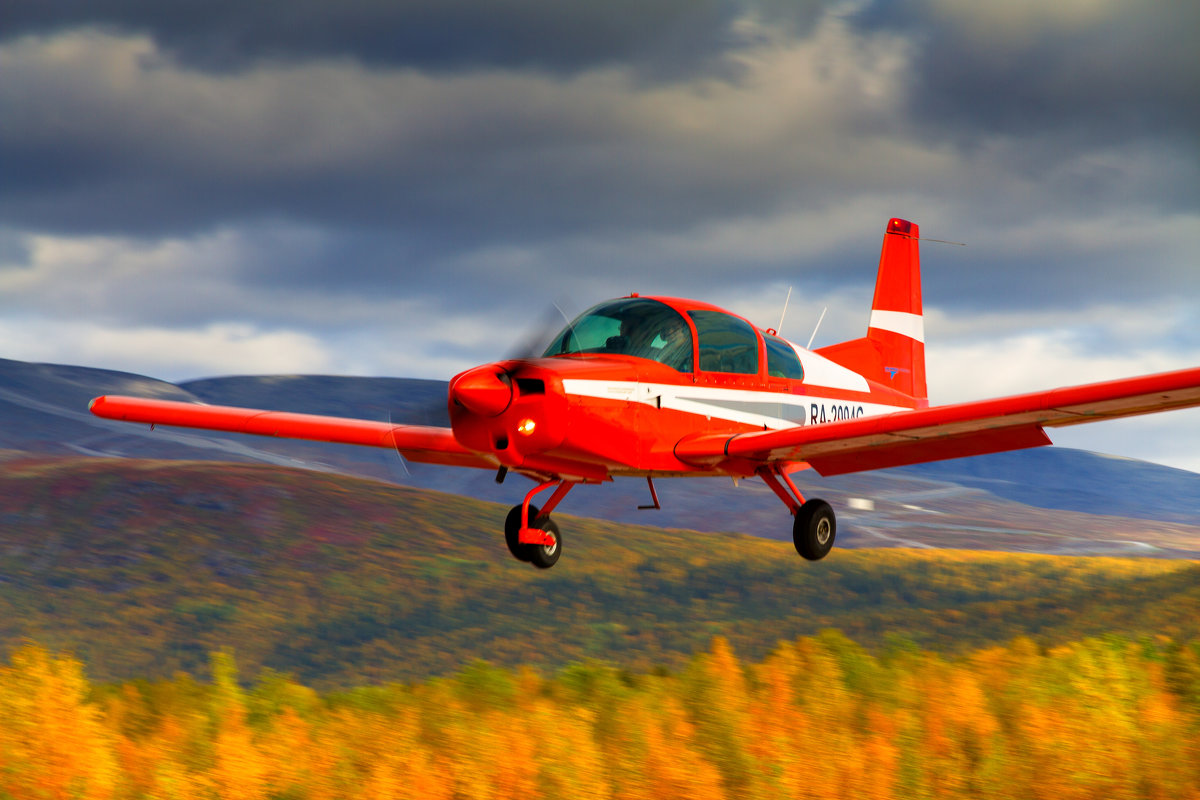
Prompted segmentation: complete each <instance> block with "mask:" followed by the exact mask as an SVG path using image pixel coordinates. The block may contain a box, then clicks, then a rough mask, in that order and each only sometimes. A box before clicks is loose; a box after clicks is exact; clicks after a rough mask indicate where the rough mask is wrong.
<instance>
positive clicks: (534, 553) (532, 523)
mask: <svg viewBox="0 0 1200 800" xmlns="http://www.w3.org/2000/svg"><path fill="white" fill-rule="evenodd" d="M555 485H557V486H558V488H557V489H555V490H554V493H553V494H551V495H550V500H549V501H547V503H546V506H545V508H544V509H542V510H539V509H538V507H537V506H534V505H530V503H529V501H530V500H531V499H533V496H534V495H535V494H537V493H538V492H540V491H542V490H544V489H549V488H550V487H551V486H555ZM574 485H575V484H574V483H572V482H571V481H548V482H546V483H543V484H540V485H539V486H537V487H535V488H534V489H533V490H532V491H530V492H529V494H527V495H525V501H524V502H522V503H521V504H519V505H515V506H513V507H512V510H511V511H509V512H508V518H507V519H505V520H504V543H505V544H507V545H508V551H509V552H510V553H512V554H513V557H515V558H516V559H517V560H518V561H528V562H529V563H530V564H533V565H534V566H535V567H537V568H538V569H550V568H551V567H553V566H554V565H555V564H557V563H558V559H559V556H561V555H562V534H561V533H560V532H559V530H558V525H557V524H556V523H555V522H554V520H552V519H550V512H551V511H553V510H554V508H555V506H557V505H558V503H559V501H561V500H562V499H563V498H564V497H566V496H567V492H569V491H571V488H572V487H573V486H574Z"/></svg>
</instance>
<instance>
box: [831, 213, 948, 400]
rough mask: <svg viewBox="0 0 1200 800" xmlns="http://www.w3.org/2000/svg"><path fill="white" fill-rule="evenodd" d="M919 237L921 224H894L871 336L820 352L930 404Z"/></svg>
mask: <svg viewBox="0 0 1200 800" xmlns="http://www.w3.org/2000/svg"><path fill="white" fill-rule="evenodd" d="M919 238H920V229H919V228H918V227H917V225H916V224H915V223H912V222H908V221H907V220H903V219H891V220H888V225H887V230H886V231H885V232H884V235H883V252H882V253H881V254H880V256H879V274H878V276H877V277H876V279H875V299H874V301H873V302H872V303H871V320H870V322H869V323H868V327H867V335H866V337H865V338H863V339H853V340H851V341H848V342H842V343H841V344H835V345H831V346H829V347H824V348H821V349H820V350H818V351H817V352H818V353H820V354H821V355H823V356H825V357H826V358H829V359H830V360H832V361H836V362H837V363H839V364H841V365H842V366H844V367H849V368H850V369H852V370H854V371H855V372H858V373H861V374H862V375H864V376H866V377H867V378H868V379H870V380H873V381H876V382H877V383H881V384H883V385H884V386H887V387H889V388H892V389H896V390H897V391H900V392H903V393H904V394H907V395H909V396H911V397H914V398H916V399H917V401H918V404H919V405H924V404H925V402H926V401H927V398H928V396H929V393H928V390H927V389H926V386H925V319H924V316H923V314H922V310H921V258H920V254H919V253H918V240H919Z"/></svg>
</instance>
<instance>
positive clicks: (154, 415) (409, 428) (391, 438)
mask: <svg viewBox="0 0 1200 800" xmlns="http://www.w3.org/2000/svg"><path fill="white" fill-rule="evenodd" d="M88 408H89V409H91V412H92V413H93V414H95V415H96V416H98V417H104V418H106V419H115V420H121V421H123V422H145V423H149V424H151V425H176V426H179V427H184V428H203V429H206V430H214V431H228V432H230V433H250V434H255V435H257V436H275V437H279V438H282V439H307V440H310V441H317V442H335V443H337V444H357V445H364V446H367V447H386V448H394V449H396V450H399V451H400V453H401V455H403V456H404V457H405V458H407V459H408V460H409V461H418V462H423V463H427V464H447V465H450V466H455V467H479V468H482V469H495V468H496V462H495V461H493V460H492V459H490V458H487V457H486V456H483V455H481V454H479V453H476V452H474V451H472V450H468V449H467V448H465V447H463V446H462V445H460V444H459V443H458V442H457V441H456V440H455V438H454V434H453V432H451V430H450V429H449V428H435V427H428V426H423V425H393V424H391V423H388V422H374V421H371V420H363V419H347V418H344V417H326V416H320V415H317V414H294V413H291V412H286V411H262V410H259V409H254V408H235V407H232V406H210V405H204V404H201V403H182V402H178V401H174V400H148V399H143V398H138V397H120V396H116V395H113V396H110V395H105V396H102V397H97V398H96V399H94V400H92V402H91V403H90V404H89V405H88Z"/></svg>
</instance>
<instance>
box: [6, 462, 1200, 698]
mask: <svg viewBox="0 0 1200 800" xmlns="http://www.w3.org/2000/svg"><path fill="white" fill-rule="evenodd" d="M506 511H507V509H506V507H504V506H498V505H494V504H488V503H482V502H479V501H475V500H470V499H467V498H462V497H456V496H452V495H443V494H439V493H434V492H430V491H424V490H414V489H411V488H404V487H397V486H392V485H388V484H385V483H381V482H376V481H368V480H364V479H360V478H353V477H348V476H343V475H335V474H320V473H314V472H311V471H303V470H292V469H280V468H277V467H271V466H262V465H238V464H230V463H203V462H187V463H185V462H164V461H142V460H131V459H97V458H82V457H75V458H63V457H59V458H46V457H42V458H29V457H25V456H21V457H16V458H10V459H9V460H8V461H6V462H4V464H3V469H0V642H3V643H4V645H5V646H6V647H7V648H12V647H15V646H17V644H19V643H20V642H21V641H23V640H24V639H26V638H33V639H34V640H36V641H39V642H41V643H42V644H44V645H46V646H47V647H49V648H51V649H52V650H63V649H65V650H70V651H72V652H74V653H76V654H77V655H78V656H79V657H80V658H82V659H83V660H84V661H86V663H87V664H88V665H89V670H90V672H91V674H92V675H93V676H94V677H95V678H97V679H98V680H102V681H104V680H113V679H129V678H132V677H146V678H156V677H165V676H170V675H171V674H172V673H174V672H175V671H176V670H180V669H182V670H185V671H189V672H192V673H201V672H203V671H204V669H205V666H204V665H205V662H206V660H207V656H208V653H209V652H212V651H215V650H219V649H220V648H222V647H232V648H234V650H235V651H236V652H237V654H238V658H239V660H240V661H241V662H242V664H243V665H244V667H245V669H246V671H247V674H248V675H250V676H253V675H255V674H257V673H258V672H259V670H261V669H262V668H263V667H272V668H274V669H277V670H280V671H283V672H288V673H292V674H295V675H296V676H297V677H298V678H300V679H301V680H304V681H306V682H309V683H312V684H314V685H316V686H319V687H326V688H327V687H333V686H347V685H351V684H355V683H362V682H371V683H377V682H386V681H389V680H400V679H403V680H412V679H418V678H424V677H426V676H429V675H434V674H444V673H446V672H450V671H454V670H456V669H458V668H460V667H461V665H462V664H463V663H465V662H466V661H468V660H470V659H472V658H484V659H487V660H489V661H491V662H494V663H498V664H505V665H512V666H515V665H518V664H529V665H533V666H535V667H538V668H541V669H555V668H558V667H560V666H562V665H564V664H566V663H568V662H571V661H579V660H582V659H587V658H601V659H605V660H609V661H612V662H615V663H617V664H619V665H621V666H625V667H628V668H632V669H640V670H651V669H653V668H655V667H659V666H666V667H668V668H675V667H677V666H679V665H681V664H682V663H683V662H684V661H685V660H686V659H687V657H688V656H689V655H690V654H692V653H694V652H697V651H698V650H701V649H703V648H704V647H706V646H707V644H708V642H709V641H710V639H711V638H712V637H713V636H714V635H723V636H725V637H726V638H728V639H729V640H730V641H731V642H732V643H733V645H734V647H735V648H736V649H737V651H738V652H739V653H742V654H744V655H746V656H747V657H749V658H755V659H757V658H761V657H763V656H764V655H765V654H766V653H768V652H769V651H770V650H771V649H772V648H773V647H774V646H775V644H776V642H778V641H780V640H788V639H794V638H795V637H797V636H804V635H811V634H813V633H816V632H817V631H820V630H822V629H825V628H838V629H841V630H843V631H845V632H846V634H847V635H849V636H851V637H852V638H853V639H855V640H856V641H859V642H862V643H863V644H864V645H866V646H868V647H878V646H882V645H883V644H885V642H886V641H887V640H888V638H889V637H890V636H894V635H900V636H904V637H907V638H908V639H910V640H912V641H914V642H916V643H918V644H920V645H921V646H924V647H929V648H932V649H935V650H938V651H943V652H959V651H961V650H963V649H964V648H975V647H982V646H986V645H989V644H993V643H998V642H1007V641H1009V640H1010V639H1011V638H1012V637H1014V636H1017V635H1029V636H1032V637H1034V638H1035V639H1036V640H1037V641H1039V642H1041V643H1044V644H1054V643H1056V642H1061V641H1069V640H1074V639H1078V638H1080V637H1084V636H1089V635H1099V634H1105V633H1122V634H1126V635H1128V636H1131V637H1135V638H1136V637H1142V636H1151V637H1152V636H1157V635H1168V636H1171V637H1173V638H1176V639H1190V638H1196V637H1197V636H1200V614H1198V613H1197V611H1198V610H1200V580H1197V576H1198V570H1200V566H1197V565H1196V564H1194V563H1192V562H1188V561H1183V560H1170V559H1109V558H1075V557H1050V556H1035V555H1020V554H1000V553H967V552H963V551H933V550H923V551H913V550H844V549H842V550H838V549H835V550H834V552H833V553H832V554H831V555H830V556H829V557H828V558H826V559H825V560H824V561H821V562H818V563H815V564H814V563H809V562H805V561H803V560H802V559H800V558H799V557H798V556H797V555H796V553H795V552H794V550H793V548H792V546H791V545H790V544H788V543H782V542H772V541H768V540H766V539H761V538H754V537H748V536H741V535H734V534H711V533H696V532H687V531H676V530H660V529H655V528H648V527H637V526H629V525H625V524H619V523H610V522H600V521H594V520H586V519H579V518H573V517H570V516H565V515H562V516H559V517H558V519H559V523H560V525H561V527H562V530H563V534H564V548H565V553H564V556H563V559H562V561H561V562H560V563H559V564H558V566H556V567H555V568H554V569H553V570H550V571H548V572H543V571H539V570H535V569H533V568H532V567H530V566H529V565H526V564H521V563H519V562H517V561H515V560H514V559H512V558H511V557H510V556H509V554H508V552H507V550H506V548H505V547H504V544H503V540H502V536H501V534H500V527H501V524H502V520H503V519H504V515H505V513H506Z"/></svg>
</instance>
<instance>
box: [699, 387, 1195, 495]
mask: <svg viewBox="0 0 1200 800" xmlns="http://www.w3.org/2000/svg"><path fill="white" fill-rule="evenodd" d="M1193 406H1200V368H1192V369H1185V370H1180V371H1177V372H1163V373H1158V374H1156V375H1144V376H1141V377H1137V378H1125V379H1122V380H1116V381H1107V382H1104V383H1092V384H1087V385H1084V386H1073V387H1069V388H1063V389H1052V390H1050V391H1046V392H1034V393H1032V394H1022V395H1015V396H1012V397H1003V398H998V399H995V400H980V401H973V402H968V403H958V404H955V405H947V406H935V407H932V408H920V409H915V410H912V411H898V412H896V413H894V414H885V415H882V416H878V417H863V418H860V419H855V420H848V421H844V422H832V423H827V424H824V425H806V426H800V427H796V428H787V429H784V430H774V431H754V432H750V433H741V434H735V435H732V436H731V435H728V434H700V435H693V436H687V437H684V438H683V439H681V440H680V442H679V443H678V445H676V448H675V455H676V456H677V457H678V458H679V459H680V460H681V461H684V462H686V463H690V464H695V465H697V466H708V467H720V466H721V465H722V464H724V465H726V466H728V467H730V468H731V469H732V470H735V471H742V472H749V471H752V469H747V468H748V467H749V468H753V467H755V466H762V465H766V464H772V463H779V462H807V463H808V464H809V465H810V466H812V468H813V469H815V470H816V471H817V472H819V473H820V474H821V475H843V474H846V473H850V472H860V471H864V470H871V469H882V468H885V467H899V466H904V465H906V464H920V463H923V462H926V461H940V460H942V459H947V458H961V457H963V456H974V455H981V454H983V453H999V452H1003V451H1006V450H1020V449H1022V448H1026V447H1038V446H1041V445H1046V444H1050V437H1048V436H1047V435H1046V432H1045V430H1044V428H1048V427H1049V428H1054V427H1060V426H1065V425H1079V424H1081V423H1085V422H1096V421H1099V420H1104V419H1115V418H1118V417H1131V416H1135V415H1138V414H1150V413H1153V412H1156V411H1167V410H1170V409H1177V408H1189V407H1193Z"/></svg>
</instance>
